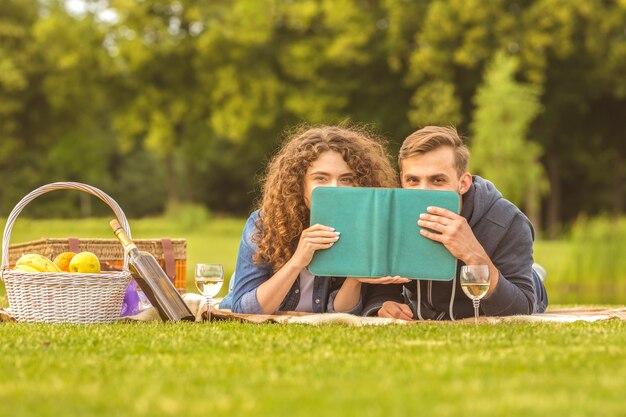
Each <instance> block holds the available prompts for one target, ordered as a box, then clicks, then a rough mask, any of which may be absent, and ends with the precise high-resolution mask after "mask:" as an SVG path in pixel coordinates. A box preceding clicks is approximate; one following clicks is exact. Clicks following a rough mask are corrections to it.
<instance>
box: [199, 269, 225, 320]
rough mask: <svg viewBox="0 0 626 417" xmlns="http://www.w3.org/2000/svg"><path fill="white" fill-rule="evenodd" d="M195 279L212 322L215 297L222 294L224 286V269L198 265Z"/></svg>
mask: <svg viewBox="0 0 626 417" xmlns="http://www.w3.org/2000/svg"><path fill="white" fill-rule="evenodd" d="M195 279H196V288H198V291H200V294H202V295H203V296H204V298H205V299H206V304H207V314H208V319H209V321H210V320H211V306H212V305H213V297H215V296H216V295H217V293H219V292H220V290H221V289H222V284H224V268H223V267H222V265H221V264H197V265H196V273H195Z"/></svg>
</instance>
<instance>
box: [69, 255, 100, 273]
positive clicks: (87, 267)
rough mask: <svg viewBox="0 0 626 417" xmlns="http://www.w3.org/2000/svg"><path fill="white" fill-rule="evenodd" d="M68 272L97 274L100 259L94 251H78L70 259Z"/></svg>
mask: <svg viewBox="0 0 626 417" xmlns="http://www.w3.org/2000/svg"><path fill="white" fill-rule="evenodd" d="M70 272H78V273H81V274H99V273H100V261H99V260H98V257H97V256H96V255H95V254H94V253H91V252H80V253H79V254H77V255H76V256H74V257H73V258H72V260H71V261H70Z"/></svg>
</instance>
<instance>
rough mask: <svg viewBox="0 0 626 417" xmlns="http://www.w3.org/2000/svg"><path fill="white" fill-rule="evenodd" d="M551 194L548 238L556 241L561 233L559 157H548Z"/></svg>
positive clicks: (552, 155)
mask: <svg viewBox="0 0 626 417" xmlns="http://www.w3.org/2000/svg"><path fill="white" fill-rule="evenodd" d="M547 162H548V167H547V168H548V178H549V180H550V194H549V196H548V217H547V229H548V238H549V239H556V238H557V237H558V236H559V233H560V231H561V175H560V173H561V172H560V171H561V170H560V167H559V159H558V156H556V155H554V154H552V153H550V154H548V156H547Z"/></svg>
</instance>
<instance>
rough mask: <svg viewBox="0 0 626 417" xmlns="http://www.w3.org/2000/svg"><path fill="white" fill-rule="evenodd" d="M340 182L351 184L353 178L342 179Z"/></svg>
mask: <svg viewBox="0 0 626 417" xmlns="http://www.w3.org/2000/svg"><path fill="white" fill-rule="evenodd" d="M341 182H343V183H344V184H352V183H354V178H342V179H341Z"/></svg>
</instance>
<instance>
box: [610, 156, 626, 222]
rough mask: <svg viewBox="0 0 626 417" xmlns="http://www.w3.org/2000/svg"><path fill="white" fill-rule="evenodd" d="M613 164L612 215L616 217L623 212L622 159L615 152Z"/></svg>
mask: <svg viewBox="0 0 626 417" xmlns="http://www.w3.org/2000/svg"><path fill="white" fill-rule="evenodd" d="M614 164H615V165H614V166H613V189H612V191H613V192H612V193H611V195H612V196H613V217H614V218H615V219H618V218H619V217H620V216H621V215H622V213H623V212H624V159H623V158H622V155H621V154H620V153H619V152H615V159H614Z"/></svg>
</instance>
